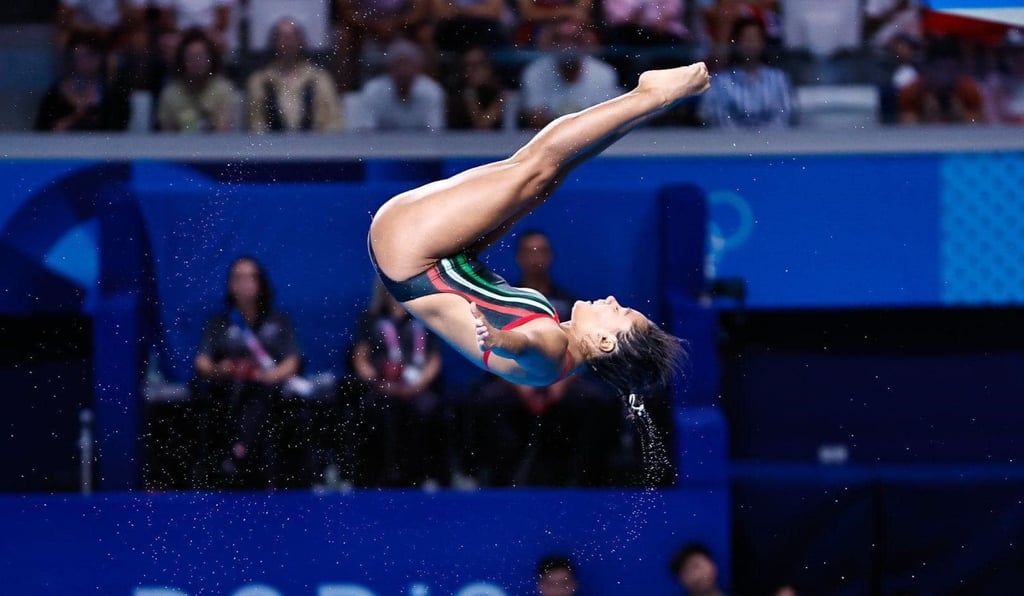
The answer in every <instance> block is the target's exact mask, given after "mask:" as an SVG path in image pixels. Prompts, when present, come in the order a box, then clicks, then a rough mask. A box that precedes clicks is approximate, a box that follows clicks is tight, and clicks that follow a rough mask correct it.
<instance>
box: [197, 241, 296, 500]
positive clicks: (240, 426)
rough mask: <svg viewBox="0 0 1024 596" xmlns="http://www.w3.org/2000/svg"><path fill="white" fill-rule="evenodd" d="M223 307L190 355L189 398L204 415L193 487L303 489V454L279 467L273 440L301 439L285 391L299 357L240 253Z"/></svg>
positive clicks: (285, 320) (267, 287)
mask: <svg viewBox="0 0 1024 596" xmlns="http://www.w3.org/2000/svg"><path fill="white" fill-rule="evenodd" d="M224 305H225V306H224V309H223V310H222V311H221V312H219V313H217V314H215V315H212V316H211V317H210V318H209V319H208V320H207V322H206V325H205V327H204V329H203V335H202V339H201V340H200V342H199V349H198V353H197V354H196V357H195V371H196V374H197V385H198V388H199V391H198V395H197V397H198V398H199V399H200V402H199V404H200V406H201V407H202V408H203V409H204V410H205V415H204V416H201V417H200V419H201V420H204V422H205V426H204V430H205V438H204V440H203V443H204V447H205V448H204V451H205V456H204V457H203V461H202V462H200V466H199V470H198V477H199V478H198V482H199V484H200V485H201V486H208V485H214V486H216V485H223V486H228V487H247V488H280V487H289V486H303V485H304V486H309V482H310V480H311V475H310V474H311V470H310V467H311V464H310V462H309V461H308V459H307V457H308V453H307V454H303V455H302V456H300V458H299V462H298V465H294V464H292V465H288V466H284V465H282V463H283V462H282V461H281V457H282V450H281V443H280V441H279V439H280V438H281V437H282V436H283V435H284V434H285V433H286V432H289V433H291V434H293V435H295V436H298V437H300V438H301V436H302V435H303V431H302V429H301V428H298V429H295V428H290V427H289V426H290V425H291V424H293V423H294V421H295V420H296V419H297V418H298V417H297V416H294V408H291V407H289V404H287V403H285V399H284V397H285V393H286V391H287V390H288V389H289V388H290V387H291V385H290V383H292V382H294V381H293V379H295V377H296V375H297V374H298V373H299V370H300V367H301V363H302V356H301V353H300V350H299V344H298V339H297V337H296V333H295V329H294V327H293V326H292V323H291V319H290V317H289V316H288V315H287V314H286V313H285V312H284V311H281V310H279V309H277V308H276V307H275V306H274V294H273V289H272V287H271V284H270V279H269V278H268V276H267V273H266V271H265V270H264V269H263V267H262V266H261V265H260V263H259V262H258V261H256V259H254V258H252V257H249V256H242V257H239V258H237V259H235V261H234V262H233V263H232V264H231V266H230V268H229V269H228V279H227V291H226V293H225V296H224Z"/></svg>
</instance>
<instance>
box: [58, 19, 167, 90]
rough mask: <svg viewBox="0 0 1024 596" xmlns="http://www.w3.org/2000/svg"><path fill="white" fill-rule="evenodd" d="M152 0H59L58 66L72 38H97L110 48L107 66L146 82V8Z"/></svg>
mask: <svg viewBox="0 0 1024 596" xmlns="http://www.w3.org/2000/svg"><path fill="white" fill-rule="evenodd" d="M147 6H148V0H59V2H58V4H57V35H56V43H55V49H56V52H57V59H58V67H60V68H64V67H66V66H67V65H66V64H62V63H61V61H62V60H63V59H64V56H65V50H66V49H67V45H68V41H69V40H70V39H71V38H72V37H74V36H82V35H84V36H87V37H91V38H93V39H96V40H97V41H99V43H101V44H102V45H103V47H105V48H107V58H108V60H107V63H105V64H104V66H105V67H106V68H107V69H108V70H109V71H110V73H109V74H111V75H113V74H114V72H116V71H121V70H126V71H129V72H131V73H133V74H138V77H137V78H138V79H140V80H139V81H134V80H133V81H132V83H133V84H137V85H138V86H142V85H143V84H144V83H145V75H144V73H142V72H140V71H143V70H144V69H145V67H146V66H147V65H146V61H147V57H146V54H147V51H148V48H149V43H148V37H147V35H146V27H145V24H146V23H145V21H146V9H147Z"/></svg>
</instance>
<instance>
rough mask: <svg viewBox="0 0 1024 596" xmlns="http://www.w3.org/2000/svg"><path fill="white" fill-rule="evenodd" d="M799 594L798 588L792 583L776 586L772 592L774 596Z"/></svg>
mask: <svg viewBox="0 0 1024 596" xmlns="http://www.w3.org/2000/svg"><path fill="white" fill-rule="evenodd" d="M797 594H798V592H797V591H796V588H795V587H794V586H793V584H790V583H785V584H782V585H780V586H776V588H775V589H774V590H772V596H797Z"/></svg>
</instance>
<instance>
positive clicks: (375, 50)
mask: <svg viewBox="0 0 1024 596" xmlns="http://www.w3.org/2000/svg"><path fill="white" fill-rule="evenodd" d="M334 1H335V14H336V15H337V16H336V23H337V27H338V31H337V50H336V51H335V53H334V54H335V63H334V64H335V66H334V76H335V79H336V82H337V83H338V86H339V88H340V89H342V90H346V91H347V90H354V89H358V88H359V87H360V86H362V85H363V84H364V83H366V82H367V81H368V80H369V79H370V78H372V77H375V76H377V75H379V74H381V72H383V71H384V70H385V68H386V63H387V62H390V60H389V56H388V54H387V52H388V48H389V47H390V46H391V44H393V43H394V42H396V41H398V40H399V39H407V40H417V39H419V38H420V29H421V28H422V26H423V24H424V23H425V22H426V20H427V15H428V14H429V12H428V11H429V9H430V2H431V0H334ZM420 60H421V62H422V61H423V60H424V58H422V57H421V58H420Z"/></svg>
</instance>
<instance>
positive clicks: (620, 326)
mask: <svg viewBox="0 0 1024 596" xmlns="http://www.w3.org/2000/svg"><path fill="white" fill-rule="evenodd" d="M572 322H573V324H574V325H575V326H576V327H577V328H578V329H580V330H581V331H583V333H584V335H596V336H599V337H600V336H610V337H618V336H619V335H620V334H622V333H625V332H626V331H629V330H630V329H631V328H632V327H633V326H634V325H642V324H645V323H647V317H645V316H644V315H643V314H641V313H639V312H637V311H635V310H633V309H632V308H626V307H624V306H622V305H621V304H619V301H618V300H616V299H615V296H608V297H607V298H602V299H600V300H591V301H585V300H577V301H576V304H574V305H573V307H572Z"/></svg>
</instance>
